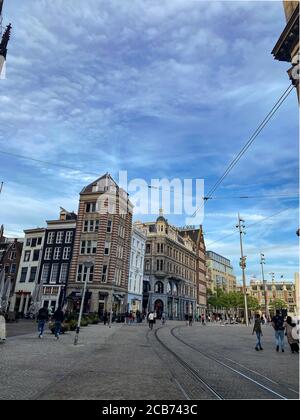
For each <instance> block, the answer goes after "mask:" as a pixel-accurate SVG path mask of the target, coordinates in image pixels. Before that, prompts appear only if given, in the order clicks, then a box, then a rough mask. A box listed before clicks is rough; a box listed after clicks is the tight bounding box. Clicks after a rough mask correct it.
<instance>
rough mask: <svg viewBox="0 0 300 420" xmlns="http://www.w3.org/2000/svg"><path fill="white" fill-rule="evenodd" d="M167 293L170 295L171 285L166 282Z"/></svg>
mask: <svg viewBox="0 0 300 420" xmlns="http://www.w3.org/2000/svg"><path fill="white" fill-rule="evenodd" d="M167 293H172V283H171V282H169V281H168V284H167Z"/></svg>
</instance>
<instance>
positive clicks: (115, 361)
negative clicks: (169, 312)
mask: <svg viewBox="0 0 300 420" xmlns="http://www.w3.org/2000/svg"><path fill="white" fill-rule="evenodd" d="M251 332H252V331H251V326H250V327H249V328H247V327H245V326H240V325H233V326H220V325H208V326H206V327H202V326H201V325H199V324H195V325H194V326H192V327H186V326H185V323H183V322H168V323H167V325H166V326H162V325H160V324H156V326H155V328H154V330H153V331H150V330H149V329H148V327H147V326H146V325H145V324H134V325H130V326H129V325H120V324H116V325H113V327H112V328H111V329H110V328H108V327H106V326H103V325H102V324H101V325H96V326H89V327H86V328H82V329H81V332H80V339H79V345H78V346H77V347H74V345H73V340H74V333H68V334H65V335H63V336H61V338H60V339H59V340H58V341H57V340H55V339H54V337H53V336H52V335H51V334H49V333H48V334H45V336H44V338H43V339H42V340H39V339H38V338H37V334H36V333H34V334H32V333H30V334H26V335H15V336H13V337H11V338H8V339H7V342H6V343H5V344H3V345H1V346H0V372H1V377H0V398H1V399H99V400H105V399H121V400H129V399H148V400H149V399H153V400H168V399H174V400H176V399H215V398H218V399H221V398H222V399H232V398H245V399H260V398H261V399H267V398H268V399H269V398H270V399H274V398H275V399H283V398H288V399H294V398H298V394H297V391H298V357H297V355H295V354H291V353H290V350H289V348H288V346H287V347H286V351H285V353H276V351H275V345H274V340H273V330H272V328H271V327H269V326H266V327H264V336H263V345H264V351H261V352H256V351H255V350H254V345H255V338H254V336H252V335H251ZM176 337H177V338H176ZM179 340H181V341H179Z"/></svg>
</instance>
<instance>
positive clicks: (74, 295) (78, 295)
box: [67, 291, 92, 301]
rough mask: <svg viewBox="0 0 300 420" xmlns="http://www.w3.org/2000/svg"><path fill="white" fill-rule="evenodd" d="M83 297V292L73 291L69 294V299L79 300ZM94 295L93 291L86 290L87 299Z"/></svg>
mask: <svg viewBox="0 0 300 420" xmlns="http://www.w3.org/2000/svg"><path fill="white" fill-rule="evenodd" d="M81 297H82V292H79V291H78V292H74V291H73V292H71V293H70V294H69V296H67V300H73V301H74V300H78V299H81ZM91 297H92V292H85V300H88V299H90V298H91Z"/></svg>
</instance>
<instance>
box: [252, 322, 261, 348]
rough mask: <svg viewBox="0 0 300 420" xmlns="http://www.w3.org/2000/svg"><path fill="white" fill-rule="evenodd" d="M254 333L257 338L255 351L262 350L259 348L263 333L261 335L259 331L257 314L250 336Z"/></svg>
mask: <svg viewBox="0 0 300 420" xmlns="http://www.w3.org/2000/svg"><path fill="white" fill-rule="evenodd" d="M254 333H256V337H257V342H256V346H255V350H256V351H259V350H263V348H262V346H261V337H262V335H263V333H262V330H261V318H260V315H259V314H257V315H256V317H255V321H254V327H253V332H252V335H253V334H254Z"/></svg>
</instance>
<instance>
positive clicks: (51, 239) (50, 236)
mask: <svg viewBox="0 0 300 420" xmlns="http://www.w3.org/2000/svg"><path fill="white" fill-rule="evenodd" d="M54 238H55V232H48V238H47V244H53V243H54Z"/></svg>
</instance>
